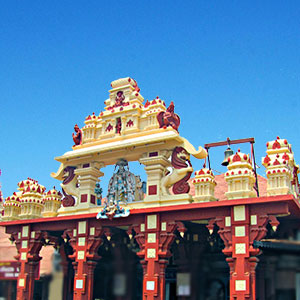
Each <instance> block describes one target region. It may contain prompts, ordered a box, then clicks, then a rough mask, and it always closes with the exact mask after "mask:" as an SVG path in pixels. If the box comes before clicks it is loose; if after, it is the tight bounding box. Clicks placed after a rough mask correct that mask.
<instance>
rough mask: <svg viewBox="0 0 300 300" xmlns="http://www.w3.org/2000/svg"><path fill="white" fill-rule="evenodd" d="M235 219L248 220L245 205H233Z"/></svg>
mask: <svg viewBox="0 0 300 300" xmlns="http://www.w3.org/2000/svg"><path fill="white" fill-rule="evenodd" d="M233 214H234V221H245V220H246V208H245V205H238V206H234V207H233Z"/></svg>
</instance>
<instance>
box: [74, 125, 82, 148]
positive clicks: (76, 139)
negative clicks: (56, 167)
mask: <svg viewBox="0 0 300 300" xmlns="http://www.w3.org/2000/svg"><path fill="white" fill-rule="evenodd" d="M74 130H75V132H76V135H75V134H74V132H73V133H72V136H73V141H74V143H75V145H74V146H77V145H81V143H82V131H81V129H80V128H79V127H78V125H77V124H76V125H75V126H74Z"/></svg>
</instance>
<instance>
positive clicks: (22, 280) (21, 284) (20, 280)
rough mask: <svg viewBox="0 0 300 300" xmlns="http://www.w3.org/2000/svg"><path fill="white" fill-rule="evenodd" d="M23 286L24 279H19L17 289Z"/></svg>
mask: <svg viewBox="0 0 300 300" xmlns="http://www.w3.org/2000/svg"><path fill="white" fill-rule="evenodd" d="M24 286H25V279H24V278H20V279H19V287H24Z"/></svg>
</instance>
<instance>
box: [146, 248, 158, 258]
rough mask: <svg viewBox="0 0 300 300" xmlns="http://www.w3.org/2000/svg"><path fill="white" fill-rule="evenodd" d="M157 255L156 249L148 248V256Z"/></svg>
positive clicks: (153, 256)
mask: <svg viewBox="0 0 300 300" xmlns="http://www.w3.org/2000/svg"><path fill="white" fill-rule="evenodd" d="M155 257H156V249H153V248H149V249H147V258H155Z"/></svg>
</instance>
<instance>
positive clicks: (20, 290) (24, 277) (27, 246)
mask: <svg viewBox="0 0 300 300" xmlns="http://www.w3.org/2000/svg"><path fill="white" fill-rule="evenodd" d="M11 239H12V240H13V241H15V243H16V247H17V251H18V255H17V256H16V257H15V258H16V259H17V260H18V261H19V263H20V273H19V277H18V282H17V300H32V299H33V292H34V281H35V279H37V278H38V277H39V265H40V260H41V259H42V258H41V257H40V256H39V252H40V250H41V248H42V245H43V243H42V239H43V233H42V232H41V231H33V230H31V228H30V226H29V225H25V226H22V227H21V231H20V232H16V233H13V234H12V236H11Z"/></svg>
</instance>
